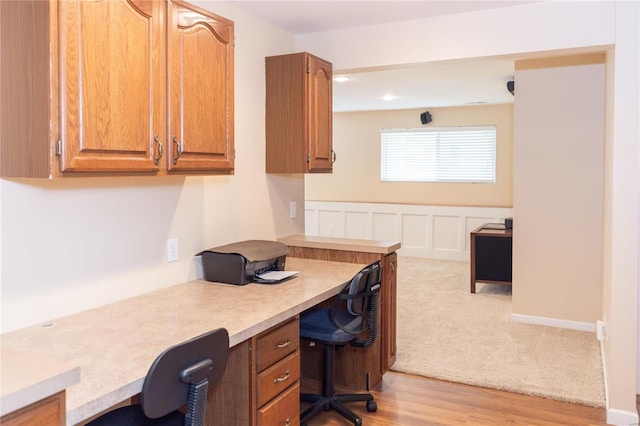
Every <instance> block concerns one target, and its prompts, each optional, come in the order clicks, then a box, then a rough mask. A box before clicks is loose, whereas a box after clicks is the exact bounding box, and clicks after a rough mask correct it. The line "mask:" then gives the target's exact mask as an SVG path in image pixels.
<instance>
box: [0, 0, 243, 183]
mask: <svg viewBox="0 0 640 426" xmlns="http://www.w3.org/2000/svg"><path fill="white" fill-rule="evenodd" d="M0 21H1V22H0V24H1V25H0V62H1V63H2V66H3V78H2V82H1V83H0V123H1V124H2V125H0V176H3V177H49V178H50V177H63V176H81V175H112V174H121V175H136V174H145V175H163V174H174V173H175V174H185V173H190V172H196V173H232V172H233V165H234V161H233V22H231V21H229V20H227V19H225V18H221V17H219V16H216V15H214V14H212V13H210V12H207V11H205V10H203V9H199V8H196V7H195V6H191V5H189V4H188V3H185V2H181V1H174V2H170V1H148V0H91V1H78V0H75V1H71V0H70V1H57V0H51V1H41V0H33V1H29V0H24V1H19V2H5V1H1V2H0ZM25 52H28V54H25Z"/></svg>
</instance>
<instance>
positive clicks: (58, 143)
mask: <svg viewBox="0 0 640 426" xmlns="http://www.w3.org/2000/svg"><path fill="white" fill-rule="evenodd" d="M56 155H57V156H58V157H60V156H61V155H62V141H61V140H60V139H58V140H57V141H56Z"/></svg>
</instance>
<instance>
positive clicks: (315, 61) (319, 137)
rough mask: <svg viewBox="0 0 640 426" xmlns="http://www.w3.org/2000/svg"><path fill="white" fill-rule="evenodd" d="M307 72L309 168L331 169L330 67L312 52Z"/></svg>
mask: <svg viewBox="0 0 640 426" xmlns="http://www.w3.org/2000/svg"><path fill="white" fill-rule="evenodd" d="M307 61H308V62H307V72H308V73H309V87H308V91H309V92H308V98H307V101H308V107H307V110H308V114H309V118H308V120H309V126H308V132H309V136H308V137H309V171H310V172H326V171H331V170H332V166H333V144H332V133H333V131H332V130H333V129H332V126H333V124H332V115H333V113H332V111H333V105H332V90H333V89H332V87H333V86H332V67H331V64H330V63H329V62H327V61H324V60H322V59H320V58H317V57H315V56H311V55H309V56H308V57H307Z"/></svg>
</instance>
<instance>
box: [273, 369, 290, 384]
mask: <svg viewBox="0 0 640 426" xmlns="http://www.w3.org/2000/svg"><path fill="white" fill-rule="evenodd" d="M289 377H291V371H290V370H287V372H286V373H284V376H282V377H277V378H275V379H273V383H280V382H284V381H285V380H287V379H288V378H289Z"/></svg>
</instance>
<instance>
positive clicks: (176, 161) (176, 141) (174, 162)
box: [173, 135, 182, 166]
mask: <svg viewBox="0 0 640 426" xmlns="http://www.w3.org/2000/svg"><path fill="white" fill-rule="evenodd" d="M173 143H175V144H176V157H175V158H174V159H173V165H174V166H175V165H176V164H178V158H180V156H181V155H182V148H181V147H180V142H178V139H177V138H176V135H173Z"/></svg>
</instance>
